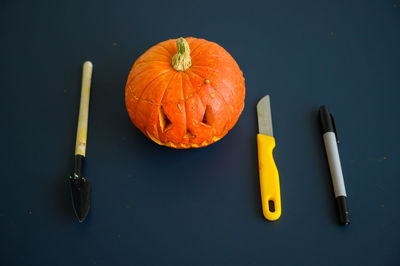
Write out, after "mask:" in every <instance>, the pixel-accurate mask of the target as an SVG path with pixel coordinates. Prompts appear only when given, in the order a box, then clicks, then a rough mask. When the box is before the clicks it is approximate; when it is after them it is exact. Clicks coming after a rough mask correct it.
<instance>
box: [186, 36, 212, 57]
mask: <svg viewBox="0 0 400 266" xmlns="http://www.w3.org/2000/svg"><path fill="white" fill-rule="evenodd" d="M207 43H209V41H207V40H205V41H204V42H203V43H201V44H199V45H197V47H196V48H194V49H193V50H191V51H190V56H191V57H192V59H193V58H194V57H193V56H192V54H193V53H194V51H196V50H197V49H198V48H199V47H200V46H203V45H204V44H207Z"/></svg>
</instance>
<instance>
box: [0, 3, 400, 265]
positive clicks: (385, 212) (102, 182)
mask: <svg viewBox="0 0 400 266" xmlns="http://www.w3.org/2000/svg"><path fill="white" fill-rule="evenodd" d="M278 2H279V3H278ZM180 36H195V37H201V38H205V39H208V40H210V41H215V42H217V43H219V44H220V45H222V46H223V47H225V48H226V49H227V50H228V51H229V52H230V53H231V54H232V56H233V57H234V58H235V59H236V60H237V62H238V64H239V65H240V67H241V69H242V70H243V73H244V76H245V78H246V89H247V91H246V106H245V109H244V111H243V114H242V116H241V118H240V119H239V121H238V123H237V125H236V126H235V127H234V128H233V129H232V131H231V132H230V133H229V134H228V135H227V136H226V137H225V138H224V139H222V140H221V141H219V142H217V143H216V144H213V145H211V146H209V147H207V148H203V149H191V150H173V149H169V148H164V147H161V146H158V145H157V144H155V143H153V142H152V141H150V140H148V139H146V138H145V137H144V136H143V135H142V134H141V133H140V132H139V131H138V130H137V129H136V128H135V127H134V126H133V124H132V123H131V122H130V120H129V117H128V114H127V112H126V110H125V103H124V86H125V82H126V78H127V75H128V73H129V70H130V68H131V66H132V65H133V63H134V61H135V60H136V59H137V58H138V57H139V56H140V55H141V54H142V53H143V52H144V51H145V50H146V49H148V48H149V47H151V46H152V45H154V44H156V43H158V42H160V41H163V40H166V39H169V38H177V37H180ZM399 48H400V1H397V0H385V1H379V0H376V1H364V0H362V1H257V2H256V1H232V0H231V1H226V2H224V3H222V2H220V1H117V0H115V1H100V0H96V1H46V2H45V1H11V0H9V1H1V3H0V54H1V61H0V84H1V92H2V94H1V99H0V101H1V102H0V108H1V109H0V110H1V131H0V139H1V140H2V144H1V185H0V264H1V265H296V264H297V265H301V264H303V265H383V264H384V265H399V264H400V244H399V239H400V224H399V220H400V211H399V203H400V193H399V188H400V177H399V169H398V167H399V162H400V160H399V159H400V158H399V150H400V143H399V130H400V126H399V115H400V112H399V103H398V102H399V99H400V82H399V74H400V73H399V71H400V49H399ZM85 60H91V61H92V62H93V64H94V72H93V84H92V95H91V106H90V119H89V133H88V150H87V156H88V157H87V168H86V176H87V177H88V178H90V179H91V181H92V184H93V186H92V189H93V194H92V206H91V211H90V213H89V216H88V219H87V220H86V221H85V222H84V223H83V224H79V223H78V221H77V219H76V218H75V217H74V214H73V211H72V207H71V202H70V195H69V187H68V184H67V183H66V180H67V179H66V178H67V176H68V175H69V174H70V173H71V171H72V155H73V149H74V143H75V133H76V122H77V114H78V107H79V97H80V82H81V64H82V63H83V62H84V61H85ZM265 94H270V95H271V101H272V115H273V123H274V133H275V137H276V139H277V148H276V149H275V159H276V163H277V166H278V169H279V173H280V181H281V192H282V206H283V214H282V217H281V218H280V220H279V221H277V222H274V223H271V222H268V221H266V220H265V219H264V218H263V217H262V214H261V205H260V199H259V185H258V167H257V149H256V134H257V122H256V111H255V105H256V103H257V101H258V100H259V99H260V98H261V97H262V96H264V95H265ZM321 104H326V105H327V106H328V107H329V108H330V109H331V111H332V112H333V113H334V115H335V118H336V122H337V125H338V128H339V138H340V140H341V144H340V146H339V151H340V155H341V159H342V166H343V172H344V177H345V182H346V186H347V192H348V194H349V207H350V211H351V222H352V224H351V225H350V226H349V227H347V228H343V227H340V226H339V225H338V223H337V216H336V209H335V208H336V207H335V202H334V197H333V191H332V184H331V181H330V175H329V169H328V165H327V161H326V157H325V150H324V147H323V143H322V138H321V135H320V129H319V121H318V113H317V111H318V107H319V106H320V105H321Z"/></svg>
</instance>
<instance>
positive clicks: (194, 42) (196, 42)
mask: <svg viewBox="0 0 400 266" xmlns="http://www.w3.org/2000/svg"><path fill="white" fill-rule="evenodd" d="M188 38H193V37H187V38H185V39H188ZM187 42H188V43H189V46H190V51H193V50H196V49H197V47H198V46H199V45H201V44H203V43H206V42H208V41H207V40H204V39H196V38H193V39H191V40H190V42H189V41H187ZM193 44H196V45H195V47H194V48H193V49H192V46H193Z"/></svg>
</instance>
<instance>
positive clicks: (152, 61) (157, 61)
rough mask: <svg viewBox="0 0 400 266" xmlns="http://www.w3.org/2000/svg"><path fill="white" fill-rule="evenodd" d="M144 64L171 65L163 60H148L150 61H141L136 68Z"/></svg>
mask: <svg viewBox="0 0 400 266" xmlns="http://www.w3.org/2000/svg"><path fill="white" fill-rule="evenodd" d="M144 63H163V64H169V63H168V62H167V61H162V60H148V61H141V62H139V63H137V64H136V66H139V65H142V64H144Z"/></svg>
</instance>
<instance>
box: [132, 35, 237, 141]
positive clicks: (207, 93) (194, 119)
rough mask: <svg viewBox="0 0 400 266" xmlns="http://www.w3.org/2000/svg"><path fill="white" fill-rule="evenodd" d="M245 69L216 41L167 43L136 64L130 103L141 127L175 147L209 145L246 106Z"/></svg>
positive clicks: (229, 125) (153, 137) (232, 123)
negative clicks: (243, 71)
mask: <svg viewBox="0 0 400 266" xmlns="http://www.w3.org/2000/svg"><path fill="white" fill-rule="evenodd" d="M244 97H245V84H244V78H243V73H242V71H241V70H240V68H239V66H238V64H237V63H236V61H235V60H234V59H233V58H232V56H231V55H230V54H229V53H228V52H227V51H226V50H225V49H224V48H222V47H221V46H219V45H218V44H216V43H214V42H210V41H207V40H204V39H197V38H192V37H188V38H186V39H185V38H179V39H177V40H174V39H171V40H167V41H164V42H161V43H159V44H157V45H155V46H153V47H151V48H150V49H149V50H147V51H146V52H145V53H144V54H143V55H142V56H140V57H139V58H138V59H137V60H136V62H135V63H134V65H133V67H132V69H131V71H130V73H129V76H128V79H127V83H126V87H125V103H126V108H127V111H128V113H129V116H130V118H131V120H132V122H133V123H134V124H135V126H136V127H137V128H138V129H139V130H140V131H142V132H143V134H145V135H146V136H147V137H149V138H150V139H152V140H153V141H155V142H156V143H158V144H160V145H164V146H168V147H172V148H178V149H182V148H192V147H196V148H198V147H204V146H207V145H209V144H211V143H214V142H216V141H218V140H219V139H221V138H222V137H224V136H225V135H226V134H227V133H228V131H229V130H230V129H232V127H233V126H234V125H235V124H236V122H237V120H238V118H239V116H240V114H241V112H242V110H243V107H244Z"/></svg>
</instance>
